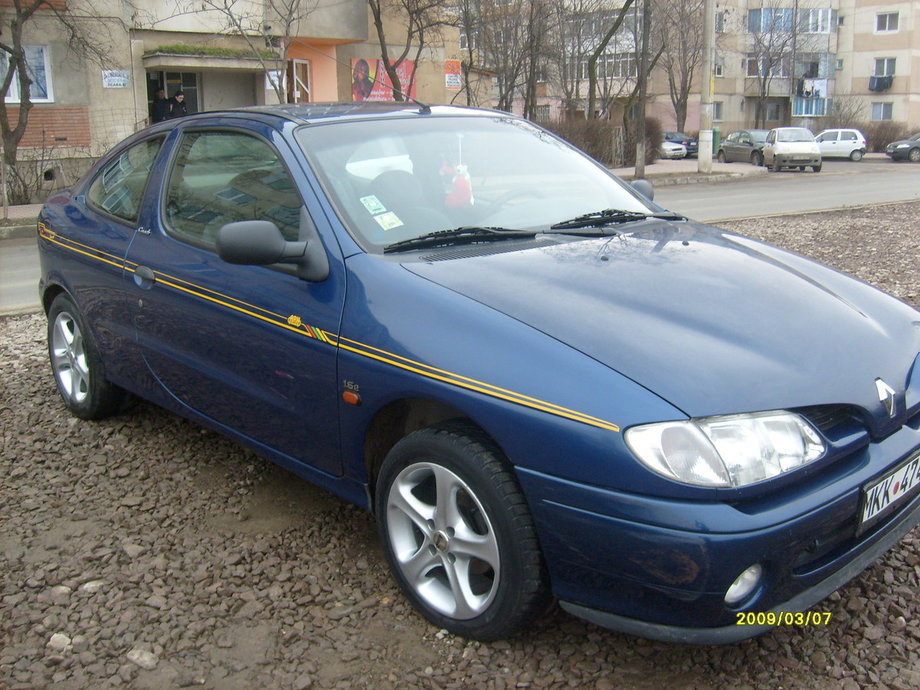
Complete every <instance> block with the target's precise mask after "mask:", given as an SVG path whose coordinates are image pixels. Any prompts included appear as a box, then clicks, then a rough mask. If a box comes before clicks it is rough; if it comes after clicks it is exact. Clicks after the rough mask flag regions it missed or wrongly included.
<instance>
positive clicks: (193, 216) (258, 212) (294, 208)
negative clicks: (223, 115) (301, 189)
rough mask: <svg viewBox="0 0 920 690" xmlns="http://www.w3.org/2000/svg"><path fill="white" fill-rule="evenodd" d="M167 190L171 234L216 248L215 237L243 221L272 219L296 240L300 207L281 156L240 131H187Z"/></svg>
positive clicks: (168, 223)
mask: <svg viewBox="0 0 920 690" xmlns="http://www.w3.org/2000/svg"><path fill="white" fill-rule="evenodd" d="M178 150H179V153H178V155H177V156H176V158H175V160H174V162H173V167H172V170H171V171H170V175H169V183H168V185H167V188H166V209H165V218H166V223H167V226H168V230H169V231H170V232H172V233H174V234H176V235H178V236H180V237H181V238H182V239H185V240H187V241H189V242H191V243H192V244H197V245H199V246H205V247H214V246H215V244H216V241H217V232H218V230H220V228H221V227H223V226H224V225H226V224H227V223H232V222H235V221H240V220H269V221H272V222H273V223H274V224H275V225H277V226H278V228H279V229H280V230H281V233H282V234H283V235H284V237H285V239H287V240H291V241H296V240H297V239H298V237H299V230H300V208H301V205H302V202H301V200H300V197H299V195H298V194H297V190H296V188H295V187H294V182H293V180H292V179H291V177H290V175H289V174H288V172H287V169H286V168H285V167H284V164H283V163H282V162H281V159H280V157H279V156H278V154H277V152H276V151H275V150H274V149H273V148H272V147H271V146H269V145H268V144H267V143H266V142H264V141H262V140H261V139H258V138H256V137H254V136H251V135H248V134H242V133H240V132H188V133H186V134H184V135H183V139H182V141H181V142H180V144H179V147H178Z"/></svg>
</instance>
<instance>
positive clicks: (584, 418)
mask: <svg viewBox="0 0 920 690" xmlns="http://www.w3.org/2000/svg"><path fill="white" fill-rule="evenodd" d="M38 234H39V235H40V236H41V237H42V238H43V239H45V240H47V241H49V242H52V243H54V244H56V245H58V246H60V247H62V248H64V249H68V250H70V251H72V252H75V253H77V254H82V255H84V256H87V257H89V258H91V259H96V260H97V261H101V262H102V263H105V264H108V265H110V266H114V267H116V268H119V269H123V270H127V271H130V272H132V273H133V272H135V269H136V268H137V266H138V264H137V263H135V262H132V261H127V260H125V259H122V258H120V257H117V256H115V255H114V254H108V253H106V252H103V251H100V250H98V249H94V248H93V247H90V246H89V245H85V244H81V243H80V242H76V241H74V240H71V239H68V238H65V237H62V236H61V235H59V234H58V233H56V232H54V231H52V230H49V229H48V228H47V227H46V226H45V225H44V223H39V224H38ZM155 273H156V276H157V283H158V284H160V285H164V286H166V287H170V288H172V289H173V290H177V291H179V292H183V293H185V294H187V295H191V296H193V297H197V298H199V299H203V300H205V301H207V302H211V303H212V304H217V305H220V306H222V307H226V308H227V309H232V310H233V311H236V312H239V313H241V314H245V315H246V316H250V317H252V318H254V319H259V320H260V321H264V322H266V323H270V324H271V325H273V326H278V327H279V328H284V329H286V330H289V331H292V332H294V333H298V334H300V335H303V336H306V337H308V338H311V339H313V340H318V341H319V342H321V343H324V344H327V345H331V346H332V347H337V348H339V349H341V350H345V351H347V352H352V353H354V354H357V355H359V356H361V357H367V358H368V359H373V360H376V361H378V362H382V363H384V364H387V365H389V366H392V367H396V368H398V369H403V370H404V371H410V372H412V373H414V374H418V375H419V376H424V377H425V378H429V379H434V380H436V381H441V382H443V383H447V384H450V385H452V386H457V387H458V388H464V389H466V390H471V391H475V392H477V393H482V394H483V395H487V396H490V397H492V398H498V399H500V400H506V401H508V402H512V403H515V404H517V405H521V406H523V407H529V408H531V409H534V410H539V411H541V412H546V413H548V414H552V415H555V416H557V417H564V418H565V419H571V420H573V421H576V422H581V423H582V424H588V425H590V426H594V427H598V428H601V429H607V430H609V431H619V430H620V427H619V426H617V425H616V424H613V423H612V422H608V421H606V420H603V419H600V418H598V417H592V416H591V415H587V414H584V413H582V412H577V411H575V410H570V409H568V408H566V407H562V406H561V405H556V404H554V403H551V402H546V401H545V400H540V399H539V398H533V397H530V396H529V395H524V394H522V393H516V392H514V391H510V390H507V389H505V388H501V387H499V386H495V385H493V384H491V383H486V382H484V381H478V380H477V379H473V378H469V377H467V376H463V375H461V374H455V373H453V372H450V371H446V370H444V369H438V368H437V367H433V366H431V365H429V364H424V363H422V362H416V361H415V360H412V359H409V358H408V357H403V356H401V355H397V354H394V353H392V352H387V351H386V350H381V349H380V348H377V347H373V346H372V345H365V344H364V343H360V342H358V341H356V340H352V339H351V338H346V337H345V336H342V335H339V334H336V333H330V332H328V331H324V330H322V329H321V328H319V327H317V326H312V325H310V324H305V323H303V321H302V320H301V318H300V317H299V316H297V315H296V314H292V315H290V316H283V315H281V314H277V313H275V312H273V311H270V310H268V309H265V308H263V307H259V306H256V305H253V304H249V303H248V302H244V301H242V300H239V299H237V298H235V297H231V296H229V295H225V294H223V293H220V292H217V291H215V290H211V289H209V288H205V287H202V286H200V285H196V284H194V283H190V282H188V281H186V280H183V279H181V278H176V277H174V276H171V275H169V274H167V273H163V272H161V271H156V272H155Z"/></svg>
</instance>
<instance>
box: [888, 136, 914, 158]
mask: <svg viewBox="0 0 920 690" xmlns="http://www.w3.org/2000/svg"><path fill="white" fill-rule="evenodd" d="M885 153H887V154H888V155H889V156H890V157H891V158H892V159H893V160H896V161H904V160H907V161H910V162H911V163H920V132H917V133H916V134H915V135H913V136H912V137H911V138H910V139H900V140H898V141H893V142H891V143H890V144H888V146H886V147H885Z"/></svg>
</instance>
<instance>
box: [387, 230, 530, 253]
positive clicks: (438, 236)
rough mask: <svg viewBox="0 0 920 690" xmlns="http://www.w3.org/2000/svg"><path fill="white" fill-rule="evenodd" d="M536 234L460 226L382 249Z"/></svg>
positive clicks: (524, 231)
mask: <svg viewBox="0 0 920 690" xmlns="http://www.w3.org/2000/svg"><path fill="white" fill-rule="evenodd" d="M536 234H537V233H535V232H531V231H529V230H514V229H511V228H496V227H479V226H462V227H459V228H454V229H452V230H437V231H435V232H429V233H428V234H426V235H420V236H419V237H411V238H409V239H408V240H402V241H401V242H394V243H393V244H388V245H386V246H385V247H384V248H383V253H384V254H388V253H390V252H401V251H407V250H411V249H426V248H428V247H441V246H445V247H446V246H450V245H456V244H476V243H477V242H494V241H496V240H515V239H528V238H530V237H535V236H536Z"/></svg>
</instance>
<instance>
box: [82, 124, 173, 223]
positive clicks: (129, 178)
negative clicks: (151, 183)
mask: <svg viewBox="0 0 920 690" xmlns="http://www.w3.org/2000/svg"><path fill="white" fill-rule="evenodd" d="M162 143H163V138H162V137H157V138H156V139H145V140H144V141H142V142H140V143H138V144H135V145H134V146H132V147H131V148H129V149H127V150H125V151H123V152H122V153H121V154H120V155H119V156H118V157H117V158H115V160H113V161H111V162H110V163H108V164H107V165H106V166H105V167H104V168H103V169H102V170H101V171H100V172H99V174H98V175H96V179H94V180H93V182H92V184H91V185H90V188H89V192H87V195H86V197H87V200H88V201H89V204H90V205H91V206H93V207H95V208H97V209H99V210H101V211H104V212H105V213H108V214H110V215H113V216H116V217H118V218H121V219H123V220H127V221H132V222H133V221H136V220H137V214H138V212H139V211H140V207H141V200H142V198H143V196H144V188H145V187H146V186H147V178H148V177H150V168H151V166H152V165H153V161H154V160H156V157H157V153H158V152H159V150H160V145H161V144H162Z"/></svg>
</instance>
